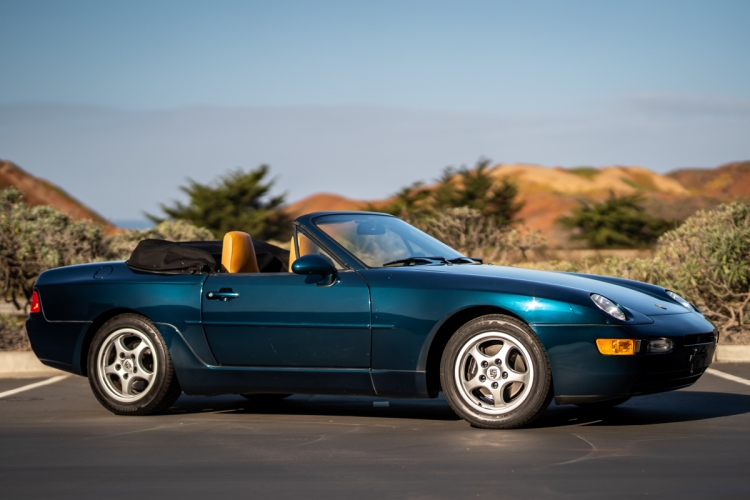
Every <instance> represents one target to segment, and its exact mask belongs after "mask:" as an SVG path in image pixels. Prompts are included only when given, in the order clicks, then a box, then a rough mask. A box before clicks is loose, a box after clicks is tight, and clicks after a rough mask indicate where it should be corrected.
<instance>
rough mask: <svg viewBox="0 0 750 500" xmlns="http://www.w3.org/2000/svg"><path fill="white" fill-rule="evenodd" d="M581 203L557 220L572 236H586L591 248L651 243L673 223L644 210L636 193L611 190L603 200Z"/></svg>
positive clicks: (640, 198)
mask: <svg viewBox="0 0 750 500" xmlns="http://www.w3.org/2000/svg"><path fill="white" fill-rule="evenodd" d="M580 203H581V206H579V207H576V208H574V209H573V214H572V215H571V216H569V217H561V218H560V219H558V222H559V223H560V224H562V225H563V226H565V227H567V228H569V229H572V230H574V234H573V239H578V240H585V241H586V242H587V243H588V244H589V246H590V247H591V248H637V247H645V246H649V245H653V244H654V243H656V240H657V239H658V238H659V236H661V235H662V234H664V233H665V232H666V231H668V230H670V229H672V228H673V227H674V226H675V224H676V223H675V222H674V221H668V220H665V219H660V218H658V217H654V216H652V215H650V214H649V213H647V212H646V210H645V208H644V207H643V197H642V196H641V195H640V194H639V193H635V194H632V195H627V196H620V197H618V196H615V194H614V193H612V192H610V195H609V198H608V199H607V200H605V201H604V202H601V203H597V202H593V203H588V202H586V201H581V202H580Z"/></svg>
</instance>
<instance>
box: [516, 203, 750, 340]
mask: <svg viewBox="0 0 750 500" xmlns="http://www.w3.org/2000/svg"><path fill="white" fill-rule="evenodd" d="M526 267H534V268H536V269H544V270H554V271H570V272H587V273H592V274H601V275H607V276H618V277H623V278H627V279H632V280H637V281H645V282H649V283H654V284H657V285H660V286H663V287H665V288H668V289H670V290H673V291H675V292H677V293H679V294H680V295H683V296H684V297H685V298H687V299H688V300H689V301H691V302H693V303H694V304H695V305H697V306H698V307H699V308H700V309H701V310H702V311H703V313H704V314H705V316H706V317H707V318H708V319H710V320H711V321H713V322H714V324H715V325H716V326H717V327H718V328H719V330H720V331H721V332H722V335H723V338H724V339H725V341H728V342H730V343H743V344H744V343H750V306H749V304H750V204H749V203H740V202H737V203H732V204H727V205H721V206H719V207H718V208H716V209H715V210H703V211H700V212H698V213H696V214H695V215H694V216H692V217H690V218H688V219H687V220H686V221H685V222H684V223H683V224H682V225H681V226H680V227H678V228H677V229H674V230H672V231H669V232H667V233H665V234H664V235H663V236H661V237H660V238H659V240H658V242H657V246H656V252H655V255H654V258H653V259H639V258H633V259H625V258H617V257H611V258H608V259H605V260H603V261H600V262H591V261H586V260H584V261H583V262H541V263H536V264H531V265H527V266H526Z"/></svg>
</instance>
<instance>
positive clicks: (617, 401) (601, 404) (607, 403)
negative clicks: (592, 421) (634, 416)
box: [576, 396, 630, 411]
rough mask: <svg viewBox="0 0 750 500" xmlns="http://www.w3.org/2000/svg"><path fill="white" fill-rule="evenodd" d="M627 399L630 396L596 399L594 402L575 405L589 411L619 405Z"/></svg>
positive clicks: (607, 408)
mask: <svg viewBox="0 0 750 500" xmlns="http://www.w3.org/2000/svg"><path fill="white" fill-rule="evenodd" d="M629 399H630V396H624V397H621V398H616V399H607V400H606V401H596V402H595V403H578V404H576V406H577V407H579V408H581V409H583V410H590V411H600V410H609V409H611V408H614V407H615V406H620V405H621V404H623V403H624V402H626V401H628V400H629Z"/></svg>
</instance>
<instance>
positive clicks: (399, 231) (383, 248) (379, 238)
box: [315, 214, 465, 267]
mask: <svg viewBox="0 0 750 500" xmlns="http://www.w3.org/2000/svg"><path fill="white" fill-rule="evenodd" d="M315 224H316V225H317V226H318V227H319V228H320V229H321V230H323V231H324V232H325V233H326V234H327V235H328V236H330V237H331V238H333V239H334V240H336V243H338V244H339V245H341V246H342V247H344V248H346V249H347V250H348V251H349V252H351V253H352V254H353V255H354V256H355V257H357V258H358V259H359V260H361V261H362V262H364V263H365V264H366V265H367V266H369V267H383V266H384V265H385V264H399V265H417V264H429V263H433V262H441V261H442V262H446V261H450V260H452V259H456V260H462V257H463V256H462V255H461V254H460V253H458V252H457V251H455V250H453V249H452V248H451V247H449V246H448V245H445V244H443V243H441V242H439V241H438V240H436V239H435V238H433V237H432V236H429V235H427V234H425V233H423V232H422V231H420V230H419V229H417V228H415V227H413V226H410V225H409V224H407V223H406V222H404V221H402V220H401V219H397V218H395V217H388V216H385V215H371V214H362V215H358V214H341V215H324V216H321V217H317V218H316V219H315ZM464 259H465V258H464Z"/></svg>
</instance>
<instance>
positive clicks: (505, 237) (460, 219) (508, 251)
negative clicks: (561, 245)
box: [410, 207, 545, 264]
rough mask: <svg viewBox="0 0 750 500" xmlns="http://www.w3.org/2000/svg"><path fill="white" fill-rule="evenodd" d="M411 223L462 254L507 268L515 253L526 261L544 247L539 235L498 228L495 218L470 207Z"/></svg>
mask: <svg viewBox="0 0 750 500" xmlns="http://www.w3.org/2000/svg"><path fill="white" fill-rule="evenodd" d="M410 222H411V223H412V224H414V225H415V226H417V227H418V228H420V229H421V230H422V231H424V232H426V233H427V234H430V235H432V236H434V237H435V238H437V239H439V240H440V241H442V242H443V243H445V244H446V245H448V246H450V247H452V248H455V249H456V250H458V251H459V252H461V253H462V254H464V255H467V256H469V257H478V258H481V259H483V260H484V262H488V263H490V262H491V263H496V264H507V263H508V262H509V260H510V258H511V257H512V256H514V255H513V254H514V253H520V256H519V257H521V258H522V259H523V260H525V259H526V252H527V251H529V250H538V249H541V248H543V247H544V246H545V240H544V238H543V237H542V236H541V233H540V232H539V231H535V230H530V229H527V228H524V227H521V228H512V227H509V226H506V225H499V224H498V223H497V221H496V219H495V218H494V217H491V216H485V215H483V214H482V213H481V212H480V211H479V210H476V209H473V208H469V207H459V208H449V209H447V210H444V211H442V212H438V213H436V214H434V216H433V217H432V218H423V219H414V220H411V221H410Z"/></svg>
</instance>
